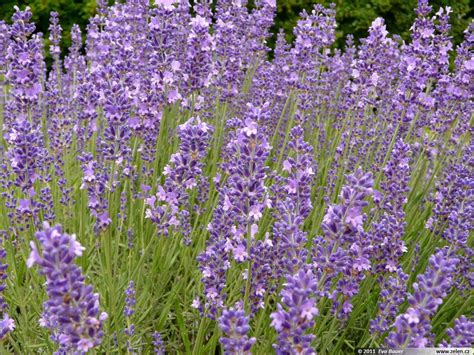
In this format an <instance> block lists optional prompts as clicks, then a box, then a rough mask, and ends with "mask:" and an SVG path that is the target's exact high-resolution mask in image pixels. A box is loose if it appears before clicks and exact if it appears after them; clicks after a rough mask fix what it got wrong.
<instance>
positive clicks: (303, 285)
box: [270, 269, 319, 354]
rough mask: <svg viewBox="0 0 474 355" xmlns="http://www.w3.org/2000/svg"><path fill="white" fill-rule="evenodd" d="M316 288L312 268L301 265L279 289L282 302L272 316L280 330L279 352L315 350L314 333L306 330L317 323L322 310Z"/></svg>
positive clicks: (316, 279) (273, 321)
mask: <svg viewBox="0 0 474 355" xmlns="http://www.w3.org/2000/svg"><path fill="white" fill-rule="evenodd" d="M317 291H318V278H317V277H315V275H313V273H312V272H311V270H307V271H304V270H303V269H302V270H300V271H299V272H298V273H296V274H295V275H294V276H288V277H287V282H286V283H285V284H284V286H283V289H282V291H281V293H280V295H281V298H282V304H283V305H282V304H281V303H279V304H278V305H277V311H276V312H274V313H272V314H271V316H270V317H271V318H272V326H273V327H274V328H275V329H276V331H277V333H278V344H275V345H274V348H275V349H276V351H277V354H316V352H315V351H314V350H313V348H312V347H311V342H312V341H313V340H314V338H315V336H314V335H313V334H306V331H307V330H308V329H310V328H312V327H313V326H314V321H313V318H314V317H315V316H316V315H318V313H319V311H318V309H317V307H316V293H317Z"/></svg>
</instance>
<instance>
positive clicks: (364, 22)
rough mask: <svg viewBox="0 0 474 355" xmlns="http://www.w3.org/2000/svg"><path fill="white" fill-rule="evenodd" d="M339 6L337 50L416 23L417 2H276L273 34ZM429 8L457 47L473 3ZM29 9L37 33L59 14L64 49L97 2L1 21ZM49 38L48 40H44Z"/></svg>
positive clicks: (41, 2)
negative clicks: (447, 25)
mask: <svg viewBox="0 0 474 355" xmlns="http://www.w3.org/2000/svg"><path fill="white" fill-rule="evenodd" d="M332 2H334V3H335V4H336V10H337V16H336V18H337V23H338V26H339V27H338V30H337V32H336V36H337V46H338V47H340V48H341V47H342V46H343V44H344V41H345V37H346V36H347V35H348V34H353V35H354V37H355V38H356V39H358V38H363V37H365V36H366V35H367V28H368V27H369V26H370V24H371V22H372V21H373V20H374V19H375V18H377V17H379V16H381V17H383V18H384V19H385V21H386V24H387V29H388V31H389V32H390V33H396V34H399V35H401V36H402V38H404V39H408V38H409V36H410V27H411V24H412V23H413V21H414V19H415V16H416V15H415V12H414V11H413V9H414V8H416V4H417V0H351V1H349V0H332V1H331V0H316V1H315V0H280V1H278V0H277V4H278V13H277V18H276V22H275V27H274V31H275V32H277V31H278V29H280V28H282V29H283V30H284V31H285V33H286V36H287V39H288V40H289V41H291V40H292V39H293V33H292V29H293V27H294V26H295V24H296V22H297V20H298V18H299V14H300V12H301V11H303V10H306V11H311V9H312V6H313V4H317V3H320V4H323V5H325V6H328V5H329V4H330V3H332ZM430 4H431V5H432V6H433V9H434V10H435V11H437V10H438V8H439V7H441V6H451V7H452V9H453V13H452V14H451V25H452V35H453V38H454V42H455V43H456V44H459V43H461V41H462V38H463V32H464V30H465V29H466V28H467V26H468V24H469V22H470V21H472V18H473V16H474V7H473V6H472V4H471V1H470V0H455V1H454V0H432V1H430ZM14 5H18V6H20V7H23V6H26V5H28V6H30V7H31V10H32V11H33V21H34V22H35V23H36V24H37V26H38V30H39V31H41V32H43V33H47V32H48V25H49V23H48V19H49V13H50V12H51V11H58V12H59V15H60V21H61V26H62V27H63V30H64V37H65V38H64V39H63V45H65V46H68V45H69V43H70V38H69V31H70V29H71V26H72V25H73V24H74V23H77V24H78V25H79V26H80V27H81V29H82V30H84V29H85V27H86V25H87V22H88V19H89V17H91V16H92V15H93V14H94V11H95V0H3V1H1V2H0V14H1V18H3V19H4V20H7V21H9V20H10V18H11V15H12V14H13V6H14ZM45 37H47V36H45Z"/></svg>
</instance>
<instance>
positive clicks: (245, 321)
mask: <svg viewBox="0 0 474 355" xmlns="http://www.w3.org/2000/svg"><path fill="white" fill-rule="evenodd" d="M219 327H220V328H221V330H222V332H223V333H224V335H225V336H223V337H221V338H220V342H221V344H222V346H223V347H224V354H248V355H250V354H251V352H250V348H251V347H252V345H253V344H255V342H256V339H255V338H249V337H248V335H247V333H248V331H249V330H250V327H249V317H247V316H246V315H245V311H244V310H243V309H241V307H239V306H238V307H235V308H230V309H226V308H225V309H224V310H223V311H222V316H221V317H220V318H219Z"/></svg>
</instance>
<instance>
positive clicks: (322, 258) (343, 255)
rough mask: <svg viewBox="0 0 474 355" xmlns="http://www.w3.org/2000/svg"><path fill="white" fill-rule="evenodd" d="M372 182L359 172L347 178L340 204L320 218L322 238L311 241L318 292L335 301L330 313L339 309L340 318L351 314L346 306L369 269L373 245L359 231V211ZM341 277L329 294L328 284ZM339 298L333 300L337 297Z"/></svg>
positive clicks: (370, 190) (360, 222)
mask: <svg viewBox="0 0 474 355" xmlns="http://www.w3.org/2000/svg"><path fill="white" fill-rule="evenodd" d="M372 185H373V179H372V175H371V174H370V173H367V174H364V173H363V172H362V171H361V170H360V169H359V170H357V171H356V172H355V173H354V174H351V175H348V176H347V185H344V186H343V187H342V190H341V193H340V194H339V198H340V200H341V201H340V204H339V205H332V206H329V208H328V210H327V212H326V214H325V215H324V218H323V223H322V229H323V231H324V238H322V237H319V238H316V239H315V241H314V245H315V247H314V249H313V265H314V267H315V268H316V270H318V272H320V273H321V274H322V276H321V281H320V283H321V285H322V290H321V291H322V292H324V293H325V295H326V296H328V297H330V298H332V299H334V300H336V302H334V304H333V307H334V309H338V308H339V307H340V306H341V301H342V308H341V310H342V313H341V314H340V315H342V316H347V315H348V314H349V313H350V312H351V311H352V305H351V303H350V301H351V299H352V298H353V297H354V295H356V294H357V292H358V290H359V284H360V282H361V281H362V280H363V279H364V278H365V275H366V273H367V270H369V269H370V259H369V258H370V255H371V253H372V249H373V245H372V244H371V241H370V238H368V236H367V234H366V233H365V232H364V229H363V222H364V219H365V215H364V214H363V212H362V208H363V207H365V206H366V205H367V202H366V201H365V199H366V198H367V197H369V196H370V195H372V193H373V189H372ZM339 275H341V276H343V277H342V278H340V279H339V280H338V281H337V283H336V290H335V291H332V290H331V287H332V281H333V280H334V279H336V278H337V277H338V276H339ZM338 294H339V295H340V296H341V297H342V299H341V300H337V295H338Z"/></svg>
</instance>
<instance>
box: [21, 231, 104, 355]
mask: <svg viewBox="0 0 474 355" xmlns="http://www.w3.org/2000/svg"><path fill="white" fill-rule="evenodd" d="M36 238H37V239H38V241H39V242H40V244H41V248H42V251H43V253H42V255H40V253H39V251H38V248H37V247H36V244H35V243H34V242H31V243H30V245H31V249H32V250H31V253H30V257H29V258H28V260H27V266H28V267H32V266H33V265H34V264H38V265H39V266H40V268H41V271H40V273H41V274H42V275H44V276H45V277H46V280H47V289H46V290H47V293H48V300H47V301H46V302H45V303H44V312H43V315H42V317H41V319H40V325H41V326H44V327H46V328H49V329H51V331H52V332H53V335H52V339H53V340H54V341H55V342H57V343H58V344H59V345H60V349H59V351H58V353H69V352H78V353H83V352H87V351H88V350H90V349H92V348H93V347H95V346H98V345H99V344H100V343H101V341H102V337H103V332H102V323H103V321H104V320H105V319H107V313H105V312H102V313H101V314H99V295H98V294H97V293H93V288H92V286H90V285H86V284H85V282H84V281H85V277H84V276H83V275H82V270H81V268H79V267H78V266H77V265H75V264H74V259H75V258H76V257H77V256H81V255H82V252H83V251H84V249H85V248H84V247H83V246H82V245H81V244H80V243H79V242H78V241H77V240H76V236H75V235H68V234H66V233H63V232H62V229H61V226H59V225H57V226H55V227H50V226H49V224H47V223H44V225H43V230H42V231H40V232H37V233H36Z"/></svg>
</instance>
